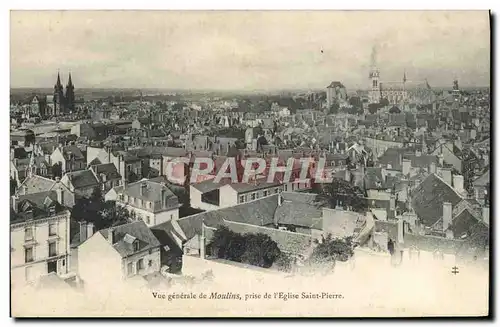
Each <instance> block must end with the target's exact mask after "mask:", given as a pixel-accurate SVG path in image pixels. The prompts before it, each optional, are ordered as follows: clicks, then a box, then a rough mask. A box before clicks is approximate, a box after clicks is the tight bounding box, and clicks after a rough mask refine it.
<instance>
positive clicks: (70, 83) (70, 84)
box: [68, 73, 73, 86]
mask: <svg viewBox="0 0 500 327" xmlns="http://www.w3.org/2000/svg"><path fill="white" fill-rule="evenodd" d="M68 86H73V82H72V81H71V73H69V78H68Z"/></svg>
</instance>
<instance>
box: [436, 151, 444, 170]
mask: <svg viewBox="0 0 500 327" xmlns="http://www.w3.org/2000/svg"><path fill="white" fill-rule="evenodd" d="M437 157H438V160H439V165H440V166H441V167H443V166H444V156H443V154H441V153H440V154H438V156H437Z"/></svg>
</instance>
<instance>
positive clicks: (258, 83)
mask: <svg viewBox="0 0 500 327" xmlns="http://www.w3.org/2000/svg"><path fill="white" fill-rule="evenodd" d="M374 45H375V46H376V47H377V49H378V50H377V57H378V59H377V61H378V66H379V69H380V71H381V80H382V81H384V80H386V81H400V80H402V78H403V72H404V70H406V75H407V78H408V80H411V81H419V80H423V79H425V78H427V79H428V81H429V83H430V84H431V85H433V86H451V84H452V81H453V79H454V78H458V79H459V82H460V85H463V86H474V85H479V86H487V85H489V79H490V76H489V74H490V32H489V17H488V12H487V11H475V12H458V11H437V12H436V11H435V12H411V11H398V12H397V11H395V12H367V11H365V12H359V11H358V12H355V11H351V12H346V11H322V12H320V11H314V12H297V11H295V12H291V11H288V12H271V11H269V12H259V11H254V12H173V11H171V12H167V11H142V12H138V11H128V12H126V11H67V12H63V11H58V12H55V11H45V12H29V11H24V12H20V11H15V12H11V57H10V58H11V73H10V76H11V86H12V87H52V86H53V85H54V82H55V78H56V75H57V71H58V70H60V72H61V75H62V76H61V77H62V78H63V83H64V84H65V83H66V81H67V73H68V72H69V71H71V73H72V78H73V82H74V84H75V86H76V88H78V87H125V88H171V89H228V90H237V89H280V88H284V89H285V88H287V89H288V88H294V89H295V88H300V89H304V88H322V87H326V85H328V84H329V83H330V82H331V81H332V80H339V81H342V82H343V83H344V84H345V85H346V87H347V88H348V89H355V88H367V87H368V85H369V81H368V70H369V66H370V54H371V50H372V47H373V46H374Z"/></svg>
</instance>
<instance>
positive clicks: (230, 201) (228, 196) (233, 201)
mask: <svg viewBox="0 0 500 327" xmlns="http://www.w3.org/2000/svg"><path fill="white" fill-rule="evenodd" d="M219 190H220V194H219V205H220V207H221V208H227V207H232V206H235V205H237V204H238V192H236V191H235V190H234V189H233V188H232V187H231V186H230V185H224V186H222V187H221V188H220V189H219Z"/></svg>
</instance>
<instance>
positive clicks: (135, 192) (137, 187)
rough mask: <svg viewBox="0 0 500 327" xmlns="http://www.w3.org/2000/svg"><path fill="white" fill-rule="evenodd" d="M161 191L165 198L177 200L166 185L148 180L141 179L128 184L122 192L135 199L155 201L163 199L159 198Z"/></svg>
mask: <svg viewBox="0 0 500 327" xmlns="http://www.w3.org/2000/svg"><path fill="white" fill-rule="evenodd" d="M162 191H164V192H165V193H164V194H165V196H166V198H167V200H177V197H176V196H175V194H174V193H173V192H172V191H171V190H170V189H169V188H168V187H166V186H165V185H163V184H161V183H155V182H152V181H150V180H141V181H139V182H135V183H132V184H128V185H127V186H126V187H125V189H124V190H123V194H126V195H128V196H131V197H133V198H137V199H142V200H146V201H151V202H157V201H162V200H163V199H162V198H161V195H162ZM174 202H175V201H174Z"/></svg>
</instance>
